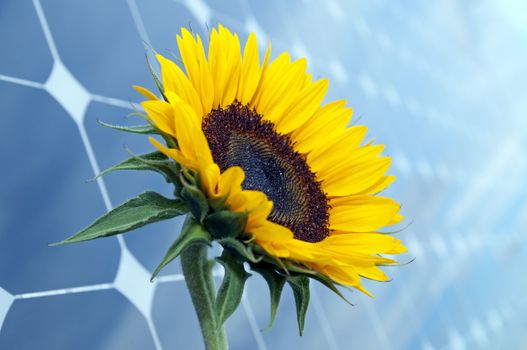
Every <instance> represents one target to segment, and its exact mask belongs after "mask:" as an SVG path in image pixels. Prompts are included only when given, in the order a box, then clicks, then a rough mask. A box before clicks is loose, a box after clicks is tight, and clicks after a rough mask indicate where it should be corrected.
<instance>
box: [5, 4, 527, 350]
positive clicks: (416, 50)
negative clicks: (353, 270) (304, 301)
mask: <svg viewBox="0 0 527 350" xmlns="http://www.w3.org/2000/svg"><path fill="white" fill-rule="evenodd" d="M218 22H221V23H223V24H224V25H226V26H228V27H230V28H231V29H232V30H234V31H236V32H238V34H239V35H240V37H241V38H243V39H245V38H246V37H247V34H248V32H250V31H254V32H255V33H256V34H257V36H258V39H259V42H260V43H261V44H263V45H265V44H266V42H267V40H272V43H273V52H274V56H276V55H277V54H278V53H279V52H281V51H284V50H288V51H290V53H291V54H292V55H293V56H294V57H303V56H306V57H307V58H308V61H309V69H310V70H311V71H312V72H313V73H314V76H321V77H328V78H329V79H330V81H331V85H330V89H329V95H328V100H333V99H337V98H344V99H347V100H348V103H349V105H350V106H352V107H353V108H354V120H353V123H359V124H365V125H367V126H368V127H369V133H368V139H369V140H373V139H375V140H376V141H377V142H379V143H384V144H386V145H387V147H386V151H385V152H386V153H387V154H388V155H390V156H392V157H393V166H392V169H391V170H390V172H391V173H392V174H394V175H397V177H398V180H397V181H396V182H395V184H394V185H393V186H392V187H391V188H390V189H389V190H388V191H387V195H390V196H393V197H395V198H396V199H397V200H399V201H400V202H401V203H403V214H405V216H406V217H407V223H410V222H411V225H410V226H409V227H408V228H406V229H405V230H404V231H403V232H402V233H400V234H399V237H400V238H401V239H403V240H404V242H405V243H406V244H407V246H408V247H409V251H410V253H409V254H408V255H407V256H404V257H403V258H402V260H403V261H409V260H410V259H412V258H414V257H415V261H413V262H412V263H411V264H409V265H407V266H404V267H401V268H387V270H389V271H388V273H389V274H390V275H391V276H392V277H393V280H392V281H391V282H389V283H375V282H370V281H365V284H366V286H367V288H369V289H370V290H371V291H372V292H373V294H374V295H375V298H374V299H370V298H368V297H366V296H364V295H362V294H361V293H358V292H354V293H351V294H350V299H351V300H352V302H354V303H355V304H356V306H354V307H350V306H348V305H347V304H345V303H344V302H342V301H341V300H340V299H338V298H337V297H336V296H334V295H332V294H331V293H330V292H328V291H326V290H325V289H324V288H322V287H320V286H318V285H314V286H313V288H312V293H313V295H312V302H311V307H310V310H309V311H308V315H307V321H306V331H305V335H304V336H303V337H299V336H298V334H297V325H296V319H295V312H294V301H293V298H292V294H291V292H290V291H289V290H286V291H285V294H284V296H283V299H282V303H281V305H280V308H279V310H278V316H277V322H276V324H275V326H274V327H273V328H272V329H270V330H266V331H263V332H262V331H260V329H263V328H265V327H266V325H267V322H268V317H269V310H268V293H267V287H266V285H265V282H263V281H262V280H261V278H259V277H256V276H255V277H253V278H251V279H250V280H249V282H248V288H247V290H246V294H245V296H244V300H243V303H242V306H241V307H240V308H239V309H238V311H237V312H236V313H235V315H234V316H233V317H232V318H231V319H230V320H229V321H228V323H227V327H228V331H229V335H230V342H231V346H232V348H233V349H249V348H251V349H252V348H256V349H259V350H262V349H289V348H304V349H394V350H395V349H423V350H430V349H499V348H501V349H521V348H527V337H526V336H525V331H526V330H527V320H526V319H525V317H524V314H525V312H526V309H527V298H526V296H525V288H526V282H525V273H524V266H525V258H526V249H525V242H526V238H527V235H526V232H525V229H526V224H527V219H526V218H527V200H526V196H525V195H526V186H525V179H526V178H527V164H526V157H525V152H524V150H525V148H526V146H527V142H526V131H527V125H526V120H527V119H526V101H527V84H525V77H526V76H527V65H526V62H527V44H526V43H527V5H525V4H523V2H522V1H520V0H517V1H515V0H507V1H499V2H498V1H490V0H487V1H485V0H484V1H477V2H476V1H472V2H469V1H453V0H438V1H430V2H429V1H427V2H423V1H397V2H395V1H388V0H375V1H366V0H363V1H344V0H340V1H339V0H330V1H315V0H305V1H300V0H295V1H288V2H285V1H278V0H275V1H256V0H254V1H248V0H239V1H228V2H227V1H214V0H209V1H206V0H199V1H195V0H193V1H191V0H188V1H185V0H175V1H171V0H155V1H146V0H127V1H126V0H119V1H103V0H93V1H66V0H55V1H51V0H41V1H39V0H34V1H28V0H22V1H18V0H17V1H15V0H1V2H0V42H1V43H2V48H1V50H0V106H1V109H0V111H1V124H0V163H1V164H2V172H1V174H2V175H1V181H0V349H72V348H75V349H199V348H201V347H202V343H201V339H200V334H199V328H198V323H197V320H196V318H195V316H194V312H193V309H192V305H191V304H190V299H189V297H188V295H187V291H186V288H185V285H184V282H182V280H181V275H180V268H179V266H178V264H177V263H174V264H172V265H170V266H169V267H168V268H167V269H166V270H165V271H164V272H163V274H162V276H161V277H160V278H159V280H158V282H157V283H155V284H150V283H149V282H148V279H149V273H150V271H152V270H153V268H154V267H155V266H156V264H157V263H158V261H159V259H160V258H161V257H162V256H163V254H164V252H165V250H166V249H167V247H168V246H169V245H170V243H171V242H172V241H173V240H174V238H175V237H176V236H177V233H178V230H179V227H180V225H181V221H180V220H171V221H166V222H162V223H158V224H154V225H151V226H149V227H146V228H143V229H139V230H137V231H134V232H131V233H129V234H127V235H125V236H124V237H121V238H110V239H104V240H98V241H93V242H89V243H85V244H78V245H70V246H61V247H56V248H48V247H47V243H50V242H55V241H58V240H60V239H62V238H64V237H66V236H69V235H70V234H72V233H74V232H76V231H77V230H79V229H80V228H82V227H83V226H84V225H86V224H87V223H89V222H90V221H91V220H92V219H94V218H96V217H97V216H99V215H101V214H102V213H104V212H105V210H108V209H109V208H111V207H112V205H114V204H119V203H120V202H122V201H124V200H125V199H127V198H129V197H132V196H134V195H136V194H138V193H140V192H142V191H143V190H145V189H153V190H156V191H158V192H161V193H164V194H169V193H170V188H168V187H167V186H166V185H165V184H164V182H163V181H162V180H161V179H160V178H158V177H157V176H155V175H151V174H145V173H116V174H110V175H108V176H106V177H105V178H104V179H103V180H101V181H99V182H87V181H86V180H88V179H90V178H91V177H93V175H94V173H97V172H98V171H99V169H103V168H106V167H109V166H111V165H113V164H115V163H117V162H119V161H120V160H122V159H124V158H126V157H127V151H126V148H129V149H131V150H132V151H133V152H135V153H141V152H146V151H149V150H151V149H152V146H150V145H149V144H148V142H147V140H146V137H143V136H133V135H132V136H130V135H126V134H123V133H119V132H114V131H112V130H108V129H105V128H103V127H101V126H99V125H98V124H97V122H96V121H97V119H98V118H100V119H103V120H105V121H107V122H112V123H121V124H123V123H134V122H137V120H135V119H130V120H125V117H126V115H127V114H128V113H130V112H131V111H132V109H133V108H132V103H136V102H138V101H139V100H140V97H139V96H138V95H137V94H136V93H134V91H133V90H132V89H131V85H133V84H139V85H142V86H146V87H150V88H152V89H153V84H152V82H151V79H150V76H149V73H148V70H147V68H146V64H145V59H144V56H145V53H147V52H151V51H150V49H149V47H153V48H155V49H156V50H157V51H159V52H161V53H164V54H168V53H170V52H177V47H176V43H175V34H176V33H177V32H179V29H180V27H182V26H187V27H188V26H190V27H192V29H193V30H194V31H196V32H200V33H206V32H207V28H208V27H209V28H210V27H212V26H214V25H216V23H218ZM149 54H151V53H149ZM336 151H338V150H336Z"/></svg>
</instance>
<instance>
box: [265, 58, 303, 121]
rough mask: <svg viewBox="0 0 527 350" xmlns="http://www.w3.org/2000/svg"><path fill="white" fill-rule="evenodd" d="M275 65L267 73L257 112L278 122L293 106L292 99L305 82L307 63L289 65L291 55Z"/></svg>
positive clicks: (299, 62)
mask: <svg viewBox="0 0 527 350" xmlns="http://www.w3.org/2000/svg"><path fill="white" fill-rule="evenodd" d="M275 61H278V63H277V64H276V66H275V65H273V64H274V62H273V63H271V65H270V66H269V69H268V70H267V71H266V72H265V74H264V76H263V77H262V79H263V89H262V95H261V97H260V101H259V103H258V106H257V108H256V110H257V111H258V112H259V113H261V114H262V115H263V118H264V119H265V120H269V121H271V122H273V123H276V122H278V121H279V120H280V119H281V118H282V117H283V116H284V115H283V112H284V111H285V110H286V109H287V108H288V107H289V106H290V105H291V102H292V99H293V98H294V97H295V96H296V95H297V94H298V91H299V90H300V89H301V88H302V85H303V82H304V79H303V78H304V76H305V72H306V66H307V62H306V60H305V59H299V60H297V61H295V62H293V63H289V61H290V58H289V54H287V53H286V54H285V55H284V58H283V59H281V57H278V58H277V59H276V60H275Z"/></svg>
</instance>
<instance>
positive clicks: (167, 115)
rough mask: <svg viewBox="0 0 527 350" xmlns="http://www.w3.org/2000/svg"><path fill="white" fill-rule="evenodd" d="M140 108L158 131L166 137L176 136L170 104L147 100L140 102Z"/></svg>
mask: <svg viewBox="0 0 527 350" xmlns="http://www.w3.org/2000/svg"><path fill="white" fill-rule="evenodd" d="M141 106H142V107H143V108H144V110H145V112H146V114H147V115H148V118H150V120H151V121H152V123H154V125H155V126H156V127H157V128H158V129H159V130H161V131H162V132H164V133H166V134H168V135H171V136H176V130H175V127H174V114H173V111H172V107H171V106H170V104H168V103H167V102H165V101H160V100H155V101H154V100H148V101H143V102H141Z"/></svg>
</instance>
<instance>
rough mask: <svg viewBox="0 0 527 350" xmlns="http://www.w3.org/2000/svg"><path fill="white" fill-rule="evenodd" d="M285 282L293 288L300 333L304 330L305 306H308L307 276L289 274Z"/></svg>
mask: <svg viewBox="0 0 527 350" xmlns="http://www.w3.org/2000/svg"><path fill="white" fill-rule="evenodd" d="M287 283H289V285H290V286H291V289H292V290H293V295H294V297H295V304H296V317H297V320H298V330H299V332H300V335H302V333H303V332H304V322H305V319H306V312H307V307H308V306H309V278H307V277H306V276H302V275H299V276H289V277H287Z"/></svg>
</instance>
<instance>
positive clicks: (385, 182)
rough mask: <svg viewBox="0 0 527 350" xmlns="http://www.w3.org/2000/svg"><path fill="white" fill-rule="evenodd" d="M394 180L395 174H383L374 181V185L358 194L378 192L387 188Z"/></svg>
mask: <svg viewBox="0 0 527 350" xmlns="http://www.w3.org/2000/svg"><path fill="white" fill-rule="evenodd" d="M394 181H395V176H393V175H388V176H383V177H381V178H380V179H379V181H377V182H376V183H374V184H373V185H372V186H370V187H368V188H366V189H365V190H363V191H361V192H359V193H357V194H377V193H379V192H382V191H383V190H385V189H386V188H387V187H388V186H390V184H391V183H392V182H394Z"/></svg>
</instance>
